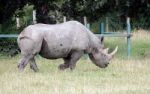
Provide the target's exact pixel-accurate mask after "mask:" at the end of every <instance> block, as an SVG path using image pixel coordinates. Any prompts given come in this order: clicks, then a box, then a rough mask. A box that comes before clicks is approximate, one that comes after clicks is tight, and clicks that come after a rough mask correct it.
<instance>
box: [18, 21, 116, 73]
mask: <svg viewBox="0 0 150 94" xmlns="http://www.w3.org/2000/svg"><path fill="white" fill-rule="evenodd" d="M17 42H18V46H19V48H20V50H21V55H22V58H21V60H20V61H19V63H18V68H19V70H20V71H23V70H24V68H25V66H26V65H27V64H28V63H29V62H30V68H31V69H32V70H33V71H35V72H37V71H38V67H37V65H36V62H35V56H36V55H37V54H39V55H40V56H41V57H44V58H47V59H58V58H62V59H63V60H64V63H63V64H60V65H59V66H58V68H59V69H60V70H64V69H66V68H70V69H71V70H73V69H74V68H75V66H76V62H77V61H78V60H79V59H80V58H81V57H82V56H83V55H84V54H88V56H89V58H90V59H91V61H92V62H93V63H94V64H95V65H96V66H98V67H100V68H105V67H107V65H108V64H109V61H110V60H111V59H112V58H113V56H114V54H115V53H116V52H117V49H118V47H116V48H115V50H113V51H112V52H111V53H108V49H103V47H102V45H101V41H100V39H99V38H98V37H97V36H96V35H95V34H93V33H92V32H91V31H90V30H89V29H87V28H86V27H85V26H84V25H83V24H81V23H80V22H78V21H68V22H64V23H60V24H55V25H50V24H34V25H29V26H27V27H26V28H25V29H24V30H23V31H22V32H21V33H20V34H19V36H18V39H17Z"/></svg>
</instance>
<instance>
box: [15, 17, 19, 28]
mask: <svg viewBox="0 0 150 94" xmlns="http://www.w3.org/2000/svg"><path fill="white" fill-rule="evenodd" d="M16 24H17V29H18V28H20V20H19V17H16Z"/></svg>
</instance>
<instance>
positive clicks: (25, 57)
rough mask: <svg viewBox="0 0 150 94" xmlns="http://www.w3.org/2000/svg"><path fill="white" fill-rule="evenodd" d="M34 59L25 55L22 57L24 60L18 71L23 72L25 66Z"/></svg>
mask: <svg viewBox="0 0 150 94" xmlns="http://www.w3.org/2000/svg"><path fill="white" fill-rule="evenodd" d="M32 58H33V55H24V56H22V59H21V60H20V62H19V63H18V69H19V71H23V70H24V68H25V66H26V65H27V64H28V63H29V61H30V60H31V59H32Z"/></svg>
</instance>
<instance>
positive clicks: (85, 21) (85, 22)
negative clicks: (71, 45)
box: [83, 16, 87, 27]
mask: <svg viewBox="0 0 150 94" xmlns="http://www.w3.org/2000/svg"><path fill="white" fill-rule="evenodd" d="M83 20H84V25H85V26H86V27H87V18H86V16H84V17H83Z"/></svg>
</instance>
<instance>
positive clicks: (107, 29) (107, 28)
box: [106, 17, 109, 32]
mask: <svg viewBox="0 0 150 94" xmlns="http://www.w3.org/2000/svg"><path fill="white" fill-rule="evenodd" d="M108 20H109V19H108V17H106V32H108V31H109V27H108Z"/></svg>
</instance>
